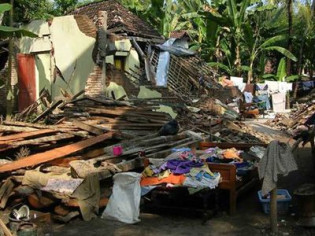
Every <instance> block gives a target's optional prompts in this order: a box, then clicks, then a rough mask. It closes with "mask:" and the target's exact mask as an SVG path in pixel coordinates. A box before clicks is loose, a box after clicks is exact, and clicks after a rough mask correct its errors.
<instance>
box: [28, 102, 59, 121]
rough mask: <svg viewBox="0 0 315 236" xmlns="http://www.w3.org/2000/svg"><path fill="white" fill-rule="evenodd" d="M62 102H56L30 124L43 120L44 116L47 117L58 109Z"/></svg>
mask: <svg viewBox="0 0 315 236" xmlns="http://www.w3.org/2000/svg"><path fill="white" fill-rule="evenodd" d="M62 102H63V100H58V101H56V102H55V103H54V104H53V105H52V106H51V107H49V108H47V109H46V110H45V111H44V112H43V113H42V114H40V115H39V116H37V117H36V118H35V119H34V120H33V121H32V123H35V122H37V121H39V120H41V119H42V118H44V117H45V116H47V115H48V114H49V113H50V112H52V111H53V110H54V109H55V108H56V107H58V106H59V105H60V104H61V103H62Z"/></svg>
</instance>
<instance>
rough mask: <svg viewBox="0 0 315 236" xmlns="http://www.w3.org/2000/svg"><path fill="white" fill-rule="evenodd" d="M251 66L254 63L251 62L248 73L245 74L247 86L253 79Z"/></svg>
mask: <svg viewBox="0 0 315 236" xmlns="http://www.w3.org/2000/svg"><path fill="white" fill-rule="evenodd" d="M253 65H254V61H251V62H250V65H249V71H248V74H247V84H250V82H251V81H252V79H253Z"/></svg>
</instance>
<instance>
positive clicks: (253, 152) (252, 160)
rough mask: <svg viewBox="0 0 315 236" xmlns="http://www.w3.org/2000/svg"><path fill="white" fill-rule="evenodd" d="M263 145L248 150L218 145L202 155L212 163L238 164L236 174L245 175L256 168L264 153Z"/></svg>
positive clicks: (203, 158)
mask: <svg viewBox="0 0 315 236" xmlns="http://www.w3.org/2000/svg"><path fill="white" fill-rule="evenodd" d="M264 149H265V148H263V147H259V146H253V147H251V149H250V150H249V151H248V152H245V151H242V150H237V149H235V148H228V149H221V148H218V147H214V148H209V149H207V150H205V152H204V154H203V155H201V156H200V158H201V159H202V160H205V161H206V162H212V163H228V164H232V165H235V166H236V174H237V175H238V176H244V175H246V174H247V173H248V171H250V170H252V169H254V168H255V166H256V165H257V161H258V160H259V159H260V158H261V157H262V155H261V154H263V153H264Z"/></svg>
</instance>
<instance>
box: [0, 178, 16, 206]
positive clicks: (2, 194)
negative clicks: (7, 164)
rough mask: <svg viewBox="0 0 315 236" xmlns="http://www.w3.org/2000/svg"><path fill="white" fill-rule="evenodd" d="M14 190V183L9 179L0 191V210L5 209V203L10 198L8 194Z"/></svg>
mask: <svg viewBox="0 0 315 236" xmlns="http://www.w3.org/2000/svg"><path fill="white" fill-rule="evenodd" d="M13 188H14V183H13V182H12V180H11V178H9V179H7V180H6V181H5V182H4V184H3V185H2V186H1V189H0V198H1V202H0V208H1V209H3V208H5V206H6V204H7V201H8V199H9V197H10V194H11V193H12V191H13Z"/></svg>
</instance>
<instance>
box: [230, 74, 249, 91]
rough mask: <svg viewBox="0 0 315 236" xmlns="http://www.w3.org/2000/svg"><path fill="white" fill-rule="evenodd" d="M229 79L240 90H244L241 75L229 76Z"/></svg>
mask: <svg viewBox="0 0 315 236" xmlns="http://www.w3.org/2000/svg"><path fill="white" fill-rule="evenodd" d="M230 80H231V81H232V82H233V84H234V85H235V86H237V87H238V89H239V90H241V91H242V90H244V88H245V85H246V84H245V83H244V82H243V78H242V77H234V76H231V78H230Z"/></svg>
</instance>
